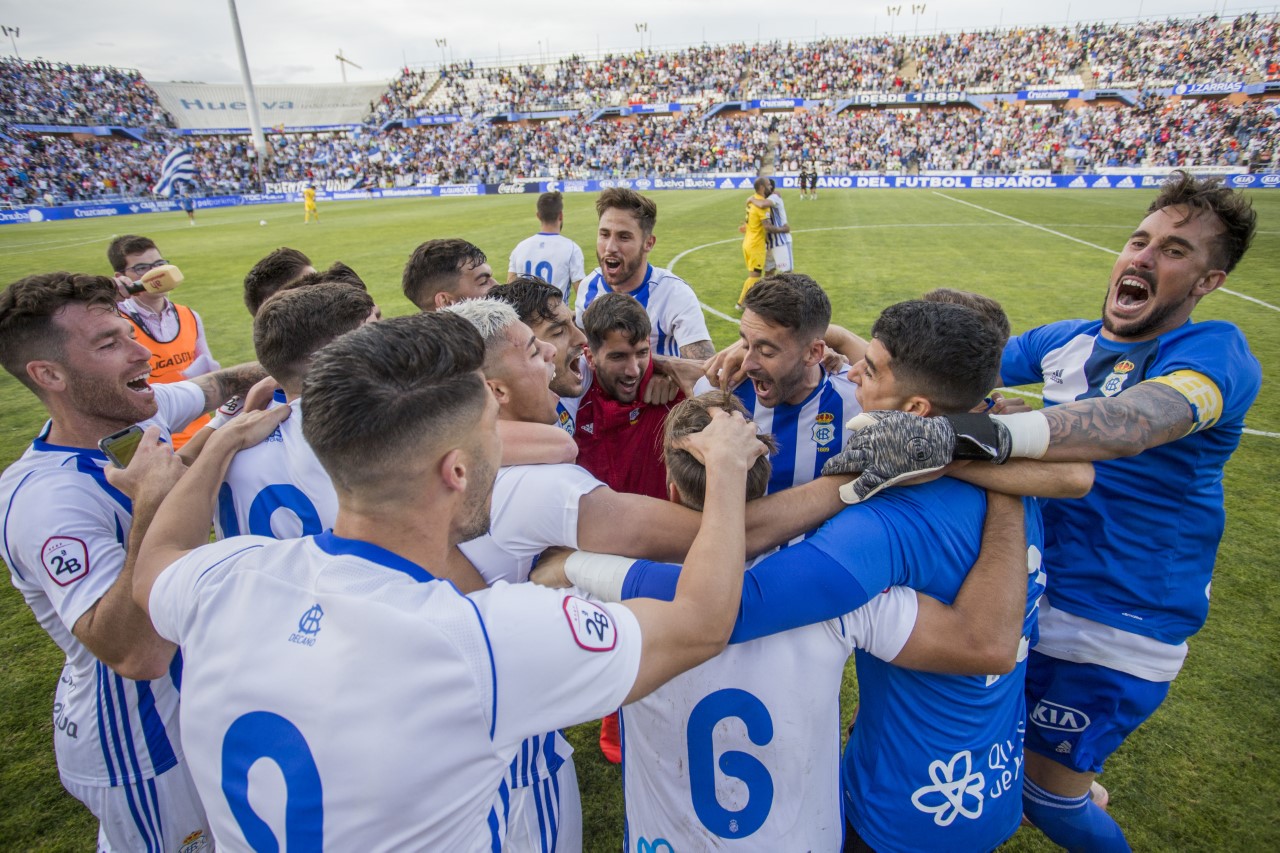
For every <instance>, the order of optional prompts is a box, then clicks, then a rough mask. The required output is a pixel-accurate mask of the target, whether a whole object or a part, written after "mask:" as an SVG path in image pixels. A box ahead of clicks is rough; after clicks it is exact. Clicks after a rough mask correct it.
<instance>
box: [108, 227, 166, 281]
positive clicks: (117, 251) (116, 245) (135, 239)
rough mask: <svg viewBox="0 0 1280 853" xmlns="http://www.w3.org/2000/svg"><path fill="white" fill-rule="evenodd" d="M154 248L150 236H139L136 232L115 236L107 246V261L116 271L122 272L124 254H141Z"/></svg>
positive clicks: (153, 242)
mask: <svg viewBox="0 0 1280 853" xmlns="http://www.w3.org/2000/svg"><path fill="white" fill-rule="evenodd" d="M151 249H156V251H160V250H159V249H158V248H156V244H155V241H154V240H152V239H151V238H150V237H139V236H138V235H137V234H125V235H124V236H123V237H117V238H115V239H114V240H112V241H111V243H110V245H108V246H107V263H109V264H111V269H113V270H115V271H116V272H124V257H125V255H141V254H142V253H143V252H147V251H150V250H151Z"/></svg>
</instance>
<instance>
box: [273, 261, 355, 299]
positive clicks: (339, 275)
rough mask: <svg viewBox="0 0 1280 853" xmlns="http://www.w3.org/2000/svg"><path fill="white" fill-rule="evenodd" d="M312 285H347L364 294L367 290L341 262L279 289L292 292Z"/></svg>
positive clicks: (352, 271)
mask: <svg viewBox="0 0 1280 853" xmlns="http://www.w3.org/2000/svg"><path fill="white" fill-rule="evenodd" d="M313 284H349V285H351V286H352V287H356V288H359V289H360V290H363V291H365V292H368V290H369V288H368V286H366V285H365V283H364V279H362V278H361V277H360V276H359V275H357V274H356V271H355V270H353V269H352V268H351V267H349V266H347V265H346V264H344V263H343V262H342V261H334V262H333V263H332V264H330V265H329V268H328V269H327V270H317V271H316V272H312V273H307V274H306V275H304V276H303V277H302V278H300V279H298V280H297V281H292V282H290V283H288V284H286V285H285V286H284V287H282V288H280V289H281V290H292V289H294V288H295V287H308V286H310V285H313Z"/></svg>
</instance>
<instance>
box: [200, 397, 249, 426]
mask: <svg viewBox="0 0 1280 853" xmlns="http://www.w3.org/2000/svg"><path fill="white" fill-rule="evenodd" d="M243 410H244V399H243V398H241V397H232V398H231V399H230V400H227V401H226V402H225V403H223V404H222V405H221V406H219V407H218V411H216V412H214V413H213V417H212V418H210V419H209V423H207V424H205V426H207V427H208V428H209V429H217V428H218V427H220V426H226V424H227V422H228V421H229V420H231V419H232V418H234V417H235V416H236V415H238V414H240V412H242V411H243Z"/></svg>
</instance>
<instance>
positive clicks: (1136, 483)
mask: <svg viewBox="0 0 1280 853" xmlns="http://www.w3.org/2000/svg"><path fill="white" fill-rule="evenodd" d="M1101 331H1102V323H1101V321H1099V320H1092V321H1087V320H1065V321H1062V322H1059V323H1052V324H1050V325H1047V326H1041V327H1039V328H1036V329H1032V330H1031V331H1029V332H1026V333H1024V334H1022V335H1019V336H1018V337H1016V338H1013V339H1012V340H1010V341H1009V343H1008V345H1007V346H1006V347H1005V351H1004V358H1003V361H1002V363H1001V379H1002V381H1003V382H1004V383H1005V384H1006V385H1020V384H1023V383H1028V382H1043V383H1044V398H1045V405H1046V406H1050V405H1056V404H1058V403H1067V402H1071V401H1074V400H1084V399H1091V398H1098V397H1112V396H1115V395H1117V394H1123V393H1124V392H1125V391H1127V390H1128V389H1130V388H1133V387H1134V386H1135V385H1137V384H1138V383H1140V382H1160V383H1162V384H1166V385H1169V386H1170V387H1173V388H1174V389H1175V390H1177V391H1179V393H1181V394H1182V395H1183V396H1184V397H1186V398H1187V403H1188V405H1189V406H1190V407H1191V412H1192V420H1193V424H1192V429H1191V432H1190V433H1188V434H1187V435H1186V436H1184V437H1183V438H1180V439H1178V440H1177V441H1171V442H1168V443H1167V444H1162V445H1160V446H1158V447H1152V448H1149V449H1147V450H1145V451H1143V452H1142V453H1139V454H1138V455H1136V456H1129V457H1125V458H1121V459H1110V460H1105V461H1101V462H1095V463H1094V471H1095V479H1094V485H1093V489H1092V490H1091V491H1090V492H1089V494H1088V495H1086V496H1085V497H1083V498H1080V499H1078V500H1069V501H1064V500H1052V501H1047V502H1046V503H1045V511H1044V516H1045V546H1046V547H1045V555H1046V556H1045V559H1046V564H1047V565H1048V571H1049V589H1048V593H1047V596H1048V599H1049V601H1050V602H1051V603H1052V604H1053V609H1052V611H1051V612H1052V613H1053V614H1055V615H1054V618H1053V619H1046V622H1045V625H1044V626H1043V630H1042V641H1041V647H1040V648H1037V651H1042V652H1043V653H1045V654H1047V655H1050V656H1052V657H1063V658H1066V659H1069V660H1077V661H1078V662H1083V663H1097V664H1100V665H1103V666H1108V667H1111V668H1112V669H1119V670H1122V671H1124V672H1128V673H1129V674H1131V675H1135V676H1137V677H1139V678H1145V679H1148V680H1152V681H1170V680H1172V679H1173V677H1174V676H1175V675H1176V674H1177V672H1178V670H1179V668H1180V667H1181V665H1182V661H1183V659H1184V657H1185V654H1186V645H1185V641H1186V638H1187V637H1189V636H1191V635H1192V634H1194V633H1195V632H1196V631H1198V630H1200V627H1201V626H1202V625H1203V624H1204V620H1205V618H1206V617H1207V615H1208V611H1209V585H1210V582H1211V580H1212V577H1213V566H1214V560H1215V559H1216V555H1217V549H1218V542H1219V540H1221V538H1222V531H1223V528H1224V524H1225V516H1226V513H1225V510H1224V508H1223V492H1222V470H1223V467H1224V466H1225V465H1226V462H1227V460H1228V459H1229V458H1230V456H1231V454H1232V453H1233V452H1234V451H1235V448H1236V445H1238V444H1239V442H1240V435H1241V431H1242V430H1243V429H1244V417H1245V413H1246V412H1247V411H1248V410H1249V407H1250V405H1252V403H1253V400H1254V398H1255V397H1256V396H1257V394H1258V390H1259V388H1260V386H1261V382H1262V371H1261V368H1260V366H1259V364H1258V360H1257V358H1255V357H1254V355H1253V353H1251V352H1250V351H1249V345H1248V342H1247V341H1246V340H1245V338H1244V335H1243V334H1242V333H1241V332H1240V330H1239V329H1238V328H1236V327H1235V326H1233V325H1231V324H1230V323H1224V322H1219V321H1207V322H1202V323H1192V322H1190V321H1188V322H1186V323H1184V324H1183V325H1182V326H1180V327H1178V328H1177V329H1174V330H1172V331H1170V332H1167V333H1165V334H1163V335H1161V336H1160V337H1158V338H1155V339H1153V340H1149V341H1142V342H1140V343H1120V342H1117V341H1111V340H1108V339H1107V338H1104V337H1103V336H1102V334H1101ZM1134 519H1143V520H1144V522H1143V523H1134V521H1133V520H1134ZM1064 622H1065V623H1070V624H1062V623H1064ZM1086 639H1088V640H1090V642H1087V643H1086V642H1083V640H1086ZM1118 641H1119V642H1118ZM1073 648H1074V649H1075V650H1076V651H1072V650H1071V649H1073ZM1085 649H1087V650H1088V651H1087V652H1086V651H1084V650H1085Z"/></svg>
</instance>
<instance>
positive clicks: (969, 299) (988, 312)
mask: <svg viewBox="0 0 1280 853" xmlns="http://www.w3.org/2000/svg"><path fill="white" fill-rule="evenodd" d="M920 298H921V299H922V300H924V301H925V302H947V303H950V304H951V305H963V306H964V307H965V308H972V309H973V310H974V311H977V312H978V313H979V314H981V315H982V317H983V319H984V320H986V321H987V322H988V323H990V324H991V328H993V329H995V332H996V334H997V335H998V336H999V337H1000V346H1001V348H1003V347H1004V345H1005V344H1006V343H1008V341H1009V335H1011V334H1013V327H1012V326H1010V325H1009V315H1008V314H1006V313H1004V308H1003V307H1002V306H1001V305H1000V303H999V302H997V301H995V300H994V299H992V298H991V297H990V296H983V295H982V294H981V293H974V292H973V291H972V290H954V289H952V288H950V287H935V288H934V289H933V290H930V291H929V292H928V293H926V294H925V295H924V296H921V297H920Z"/></svg>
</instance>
